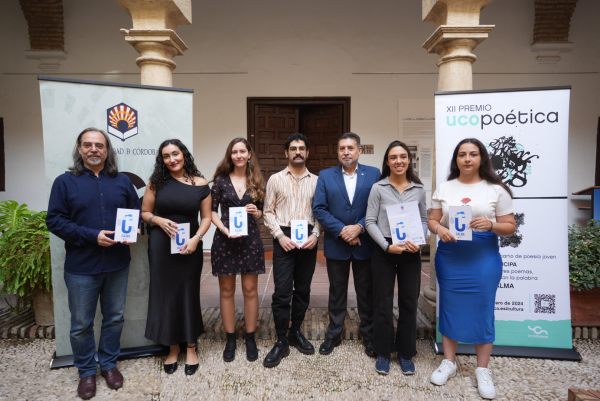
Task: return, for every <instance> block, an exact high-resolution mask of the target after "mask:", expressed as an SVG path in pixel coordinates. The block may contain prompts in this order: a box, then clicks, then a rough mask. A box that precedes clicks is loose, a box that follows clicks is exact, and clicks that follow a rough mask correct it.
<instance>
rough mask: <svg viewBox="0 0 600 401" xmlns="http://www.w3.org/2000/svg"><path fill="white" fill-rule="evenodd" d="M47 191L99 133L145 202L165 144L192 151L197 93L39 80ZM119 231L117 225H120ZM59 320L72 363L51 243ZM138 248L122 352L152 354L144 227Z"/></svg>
mask: <svg viewBox="0 0 600 401" xmlns="http://www.w3.org/2000/svg"><path fill="white" fill-rule="evenodd" d="M39 79H40V95H41V100H42V123H43V130H44V158H45V165H46V189H47V194H48V195H49V194H50V190H51V188H52V183H53V182H54V180H55V179H56V177H58V176H59V175H60V174H63V173H64V172H66V171H67V168H68V167H69V166H71V165H72V164H73V159H72V157H71V154H72V152H73V147H74V145H75V140H76V139H77V135H79V133H80V132H81V131H83V130H84V129H85V128H88V127H95V128H99V129H102V130H104V131H105V132H107V133H108V134H109V137H110V140H111V143H112V145H113V147H114V149H115V152H116V153H117V160H118V166H119V171H120V172H122V173H125V174H127V175H128V176H129V178H130V179H131V181H132V182H133V184H134V186H135V187H136V188H137V192H138V195H139V196H140V198H141V197H142V196H143V195H144V191H145V189H146V188H145V187H146V184H147V182H148V178H149V177H150V174H152V171H153V169H154V163H155V160H156V152H157V151H158V146H159V145H160V144H161V142H162V141H164V140H165V139H169V138H178V139H180V140H181V141H182V142H183V143H184V144H185V145H186V146H187V147H188V148H189V149H193V143H192V138H193V135H192V133H193V126H192V121H193V110H192V100H193V99H192V97H193V91H192V90H191V89H175V88H162V87H148V86H142V85H130V84H119V83H114V82H96V81H83V80H73V79H63V78H50V77H40V78H39ZM113 223H114V222H113ZM50 247H51V256H52V284H53V287H54V316H55V320H56V356H57V357H63V356H68V355H71V354H72V352H71V344H70V341H69V330H70V326H71V323H70V316H71V315H70V312H69V305H68V298H67V289H66V286H65V281H64V278H63V274H64V273H63V271H64V269H63V267H64V261H65V248H64V242H63V241H62V240H61V239H60V238H58V237H56V236H55V235H51V236H50ZM130 247H131V265H130V269H129V284H128V286H127V302H126V306H125V324H124V326H123V333H122V335H121V347H122V348H134V347H142V346H148V345H150V344H152V342H151V341H149V340H146V338H145V337H144V332H145V328H146V314H147V313H148V290H149V284H150V273H149V267H148V256H147V255H148V233H147V232H146V230H145V227H144V225H142V232H141V235H139V236H138V237H137V242H136V243H135V244H133V245H131V246H130ZM101 326H102V315H101V313H100V307H99V306H98V310H97V313H96V320H95V322H94V331H95V336H96V341H98V340H99V338H100V335H99V334H100V328H101Z"/></svg>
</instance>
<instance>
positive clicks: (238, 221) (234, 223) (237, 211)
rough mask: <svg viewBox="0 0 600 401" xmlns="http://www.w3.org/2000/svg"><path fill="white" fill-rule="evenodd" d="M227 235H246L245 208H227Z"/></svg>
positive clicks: (246, 216) (246, 214)
mask: <svg viewBox="0 0 600 401" xmlns="http://www.w3.org/2000/svg"><path fill="white" fill-rule="evenodd" d="M229 234H230V235H233V236H241V235H248V212H246V208H245V207H230V208H229Z"/></svg>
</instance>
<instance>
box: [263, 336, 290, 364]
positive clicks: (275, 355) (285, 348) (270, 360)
mask: <svg viewBox="0 0 600 401" xmlns="http://www.w3.org/2000/svg"><path fill="white" fill-rule="evenodd" d="M289 354H290V346H289V345H288V344H284V343H283V342H281V341H277V342H276V343H275V346H274V347H273V348H272V349H271V351H270V352H269V353H268V354H267V356H266V357H265V360H264V361H263V365H264V366H265V367H267V368H272V367H275V366H277V365H279V363H280V362H281V360H282V359H283V358H285V357H286V356H288V355H289Z"/></svg>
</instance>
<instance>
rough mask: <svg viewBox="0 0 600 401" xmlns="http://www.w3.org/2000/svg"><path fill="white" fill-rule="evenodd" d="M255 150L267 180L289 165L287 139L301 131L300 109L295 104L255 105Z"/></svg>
mask: <svg viewBox="0 0 600 401" xmlns="http://www.w3.org/2000/svg"><path fill="white" fill-rule="evenodd" d="M254 113H255V118H254V124H255V127H254V143H253V144H252V145H253V147H254V152H255V153H256V155H257V156H258V160H259V163H260V169H261V172H262V173H263V177H264V179H265V182H267V181H269V177H271V175H273V174H275V173H278V172H279V171H281V170H283V169H284V168H285V167H286V166H287V165H288V160H287V158H286V157H285V141H286V140H287V138H288V137H289V136H290V134H292V133H294V132H298V131H299V128H300V126H299V123H300V122H299V114H300V110H299V108H298V107H295V106H268V105H255V106H254Z"/></svg>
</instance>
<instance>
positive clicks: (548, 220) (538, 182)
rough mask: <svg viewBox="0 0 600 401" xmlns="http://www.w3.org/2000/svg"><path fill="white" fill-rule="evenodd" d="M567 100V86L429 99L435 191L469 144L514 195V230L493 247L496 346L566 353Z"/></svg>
mask: <svg viewBox="0 0 600 401" xmlns="http://www.w3.org/2000/svg"><path fill="white" fill-rule="evenodd" d="M569 97H570V88H569V87H560V88H532V89H514V90H500V91H489V92H487V91H486V92H483V91H465V92H458V93H452V92H446V93H439V94H436V97H435V116H436V118H435V122H436V129H435V132H436V149H437V151H436V162H437V177H436V178H437V183H438V185H439V184H440V183H443V182H444V181H446V179H447V176H448V173H449V167H450V161H451V158H452V153H453V150H454V148H455V147H456V145H457V144H458V143H459V142H460V141H461V140H463V139H465V138H477V139H479V140H480V141H481V142H483V143H484V144H485V145H486V148H487V150H488V152H489V153H490V156H491V160H492V164H493V167H494V169H495V171H496V173H497V174H498V175H499V176H500V177H501V179H502V181H503V182H504V183H505V184H507V185H508V186H509V187H510V189H511V190H512V192H513V195H514V206H515V220H516V222H517V231H516V233H515V234H514V235H513V236H510V237H503V238H500V240H499V241H500V253H501V255H502V260H503V265H504V266H503V274H502V280H501V282H500V285H499V288H498V291H497V295H496V308H495V317H496V323H495V325H496V342H495V343H494V344H496V345H510V346H522V347H547V348H565V349H571V348H572V336H571V314H570V296H569V265H568V240H567V238H568V233H567V224H568V223H567V177H568V161H567V157H568V156H567V155H568V151H567V146H568V132H569V129H568V128H569ZM437 341H438V342H441V336H440V334H439V332H438V334H437Z"/></svg>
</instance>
